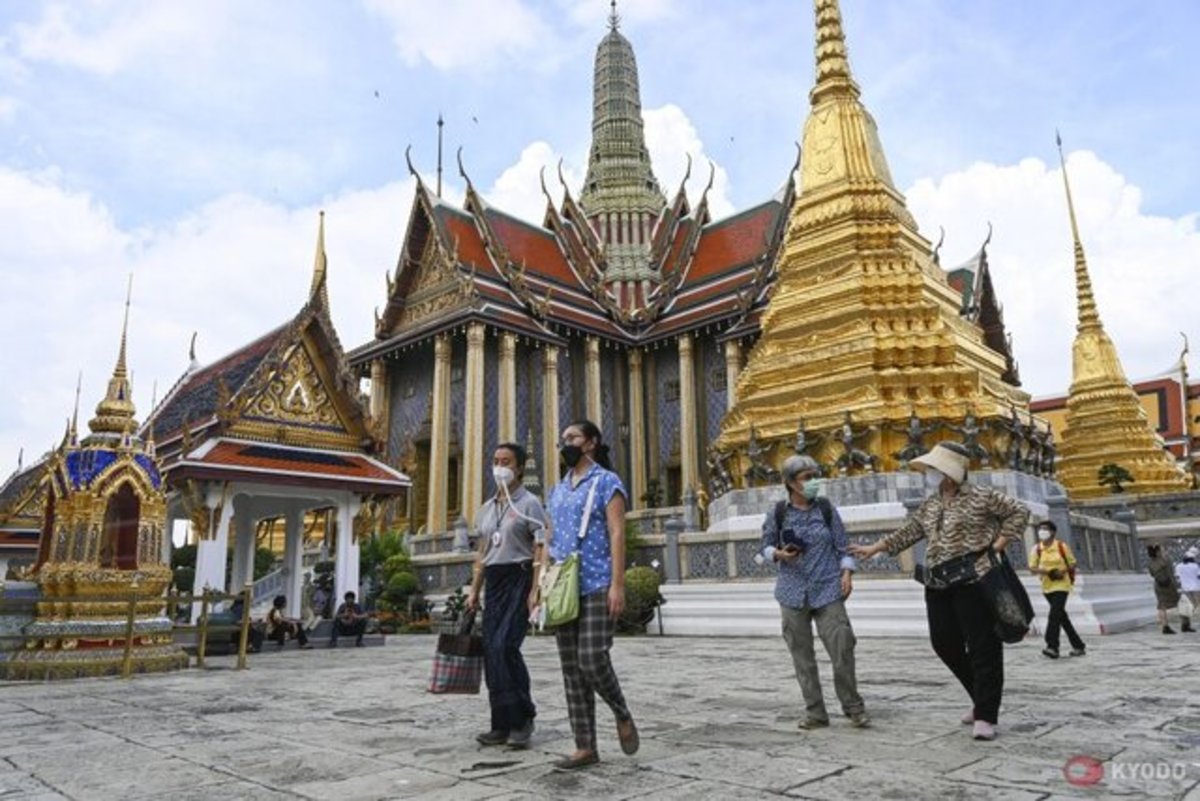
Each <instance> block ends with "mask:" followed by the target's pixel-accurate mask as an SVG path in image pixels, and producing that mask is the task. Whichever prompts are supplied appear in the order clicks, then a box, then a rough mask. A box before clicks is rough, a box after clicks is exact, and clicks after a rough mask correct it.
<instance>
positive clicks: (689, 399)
mask: <svg viewBox="0 0 1200 801" xmlns="http://www.w3.org/2000/svg"><path fill="white" fill-rule="evenodd" d="M697 450H698V444H697V442H696V356H695V353H694V351H693V349H692V335H691V334H683V335H682V336H680V337H679V461H680V465H679V466H680V478H681V484H682V486H681V487H680V491H681V492H684V491H687V490H688V489H695V488H696V487H697V486H699V477H700V467H699V462H698V461H697V459H696V452H697Z"/></svg>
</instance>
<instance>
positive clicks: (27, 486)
mask: <svg viewBox="0 0 1200 801" xmlns="http://www.w3.org/2000/svg"><path fill="white" fill-rule="evenodd" d="M48 459H49V456H48V455H46V456H42V457H41V458H40V459H38V460H37V461H36V462H34V463H33V464H30V465H25V466H22V467H19V468H17V470H15V471H13V473H12V475H10V476H9V477H8V479H7V480H5V482H4V484H3V485H0V532H12V531H21V530H24V531H37V530H39V529H40V528H41V525H42V508H43V504H44V503H45V500H46V498H45V496H46V488H45V484H44V481H45V478H46V464H47V461H48ZM34 544H35V545H36V537H35V538H34Z"/></svg>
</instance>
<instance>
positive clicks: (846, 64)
mask: <svg viewBox="0 0 1200 801" xmlns="http://www.w3.org/2000/svg"><path fill="white" fill-rule="evenodd" d="M815 9H816V15H817V47H816V55H817V80H816V84H815V85H814V86H813V88H812V91H811V92H810V93H809V99H810V100H811V101H812V103H813V105H816V104H817V103H818V102H820V101H821V100H824V99H826V98H828V97H832V96H835V95H839V96H842V97H858V95H859V90H858V84H856V83H855V82H854V79H853V78H852V77H851V76H850V57H849V56H848V55H847V52H846V34H845V32H844V31H843V29H842V10H841V8H840V7H839V6H838V0H816V7H815Z"/></svg>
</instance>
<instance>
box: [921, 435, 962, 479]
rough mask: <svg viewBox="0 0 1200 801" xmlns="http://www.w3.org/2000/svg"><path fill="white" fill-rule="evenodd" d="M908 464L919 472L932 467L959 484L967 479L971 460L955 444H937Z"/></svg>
mask: <svg viewBox="0 0 1200 801" xmlns="http://www.w3.org/2000/svg"><path fill="white" fill-rule="evenodd" d="M909 464H910V465H912V466H913V467H916V468H917V469H918V470H921V471H924V470H925V468H927V467H932V468H933V469H934V470H937V471H938V472H939V473H941V474H942V475H944V476H946V477H947V478H949V479H950V480H951V481H953V482H954V483H955V484H961V483H963V481H965V480H966V478H967V468H968V467H970V465H971V459H970V458H969V457H968V456H967V452H966V449H965V448H963V446H961V445H959V444H958V443H957V442H939V443H938V444H937V445H934V446H933V450H931V451H930V452H929V453H927V454H925V455H924V456H918V457H917V458H916V459H913V460H912V461H910V462H909Z"/></svg>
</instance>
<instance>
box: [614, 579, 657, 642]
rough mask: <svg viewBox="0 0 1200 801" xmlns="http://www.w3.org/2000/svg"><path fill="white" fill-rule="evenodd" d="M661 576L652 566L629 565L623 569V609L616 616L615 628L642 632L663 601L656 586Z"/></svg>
mask: <svg viewBox="0 0 1200 801" xmlns="http://www.w3.org/2000/svg"><path fill="white" fill-rule="evenodd" d="M661 583H662V579H661V577H660V576H659V575H658V571H656V570H655V569H654V568H652V567H631V568H629V569H628V570H626V571H625V611H623V612H622V613H621V616H620V617H619V618H617V630H618V631H621V632H624V633H626V634H644V633H645V632H646V625H647V624H648V623H649V622H650V621H651V620H653V619H654V610H656V609H658V607H660V606H662V605H663V604H664V603H665V601H664V600H663V597H662V594H661V593H659V591H658V588H659V585H660V584H661Z"/></svg>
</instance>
